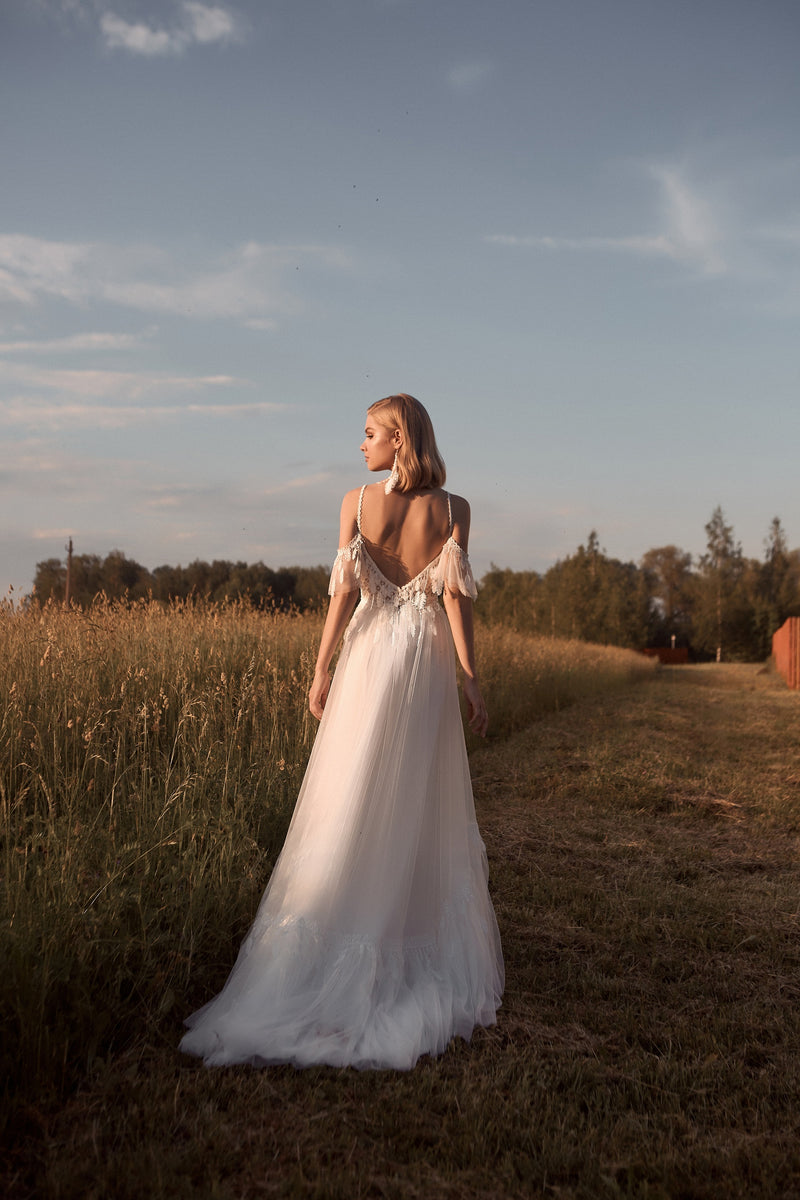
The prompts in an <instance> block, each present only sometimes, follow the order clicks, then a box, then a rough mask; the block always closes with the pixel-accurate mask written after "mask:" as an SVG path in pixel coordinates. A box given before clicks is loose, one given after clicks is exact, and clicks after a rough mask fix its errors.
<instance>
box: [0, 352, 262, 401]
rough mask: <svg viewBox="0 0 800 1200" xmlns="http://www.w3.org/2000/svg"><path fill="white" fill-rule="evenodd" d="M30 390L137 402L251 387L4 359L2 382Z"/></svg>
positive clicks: (216, 378)
mask: <svg viewBox="0 0 800 1200" xmlns="http://www.w3.org/2000/svg"><path fill="white" fill-rule="evenodd" d="M2 382H5V383H10V384H11V385H12V386H16V387H19V388H23V389H26V390H30V389H35V390H40V389H45V390H47V391H57V392H60V393H62V394H65V395H75V396H83V397H96V398H98V399H112V398H113V399H116V400H120V401H124V400H136V399H138V398H140V397H142V396H146V395H149V394H152V393H154V392H155V393H157V394H159V395H162V396H163V395H165V394H166V395H169V394H173V393H176V392H178V393H182V392H186V391H188V390H195V389H200V388H208V387H242V386H247V383H246V381H245V380H243V379H238V378H237V377H236V376H235V375H170V374H168V373H164V372H155V371H102V370H95V369H87V370H73V369H71V368H62V369H60V368H50V367H41V366H35V365H31V364H28V363H10V362H2V361H1V360H0V383H2Z"/></svg>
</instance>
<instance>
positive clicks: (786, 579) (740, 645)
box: [476, 507, 800, 661]
mask: <svg viewBox="0 0 800 1200" xmlns="http://www.w3.org/2000/svg"><path fill="white" fill-rule="evenodd" d="M706 536H707V539H708V547H707V551H706V553H705V554H704V555H702V557H701V558H700V560H699V562H698V564H697V569H693V566H692V556H691V555H690V554H687V553H686V551H684V550H681V549H680V548H679V547H678V546H673V545H669V546H659V547H657V548H655V549H653V550H648V551H647V553H646V554H645V555H644V556H643V558H642V560H641V562H640V564H639V565H638V566H637V565H636V564H635V563H623V562H620V561H619V560H618V559H613V558H609V557H608V555H607V554H606V553H605V551H604V550H601V548H600V542H599V539H598V536H597V533H596V532H595V531H594V530H592V532H591V533H590V534H589V537H588V539H587V541H586V545H585V546H584V545H581V546H579V547H578V549H577V550H576V552H575V553H574V554H572V555H570V556H569V557H567V558H565V559H563V560H561V561H560V562H557V563H556V564H555V565H554V566H553V567H551V568H550V569H549V570H548V571H547V572H546V573H545V574H544V575H542V576H540V575H537V574H536V572H534V571H512V570H509V569H508V568H505V569H503V568H501V567H498V566H496V565H495V564H492V568H491V570H490V571H489V572H488V573H487V574H486V575H484V577H483V579H482V580H481V581H480V593H479V597H478V604H477V609H476V611H477V614H478V616H479V618H480V619H481V620H482V621H483V622H485V623H486V624H488V625H502V626H505V627H507V628H511V629H515V630H518V631H520V632H531V633H539V634H547V635H550V636H552V637H561V638H577V639H580V640H582V641H588V642H595V643H600V644H604V645H613V646H625V647H630V648H632V649H642V648H644V647H645V646H670V645H673V644H674V645H675V646H678V647H690V648H691V650H692V652H693V654H694V655H695V656H696V657H698V658H701V659H702V658H717V657H718V658H719V659H720V660H722V659H726V660H733V661H736V660H738V661H748V660H749V661H760V660H763V659H765V658H767V657H768V656H769V654H770V653H771V649H772V635H773V633H775V631H776V630H777V629H779V628H780V626H781V625H782V624H783V622H784V621H785V620H786V618H787V617H789V616H795V615H800V551H797V550H795V551H792V552H789V551H788V550H787V549H786V538H785V535H784V533H783V529H782V527H781V523H780V521H779V520H778V518H777V517H776V518H775V519H774V520H773V522H772V525H771V526H770V532H769V535H768V537H767V538H766V539H765V561H764V562H763V563H760V562H758V561H757V560H755V559H746V558H744V556H743V555H742V550H741V546H740V545H739V544H738V543H737V542H736V541H735V539H734V535H733V529H732V527H731V526H730V525H727V524H726V522H725V516H724V513H723V511H722V509H721V508H719V507H718V508H716V509H715V510H714V513H713V514H712V516H711V519H710V521H709V522H708V524H707V525H706ZM673 639H674V641H673Z"/></svg>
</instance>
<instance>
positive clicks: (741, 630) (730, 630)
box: [34, 508, 800, 661]
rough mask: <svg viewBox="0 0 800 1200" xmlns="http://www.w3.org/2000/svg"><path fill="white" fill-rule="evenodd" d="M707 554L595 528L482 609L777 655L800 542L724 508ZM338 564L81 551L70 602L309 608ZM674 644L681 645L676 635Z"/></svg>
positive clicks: (482, 597)
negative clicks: (159, 560) (755, 539)
mask: <svg viewBox="0 0 800 1200" xmlns="http://www.w3.org/2000/svg"><path fill="white" fill-rule="evenodd" d="M705 531H706V539H707V545H706V551H705V553H704V554H702V555H700V556H699V558H698V559H697V561H694V560H693V558H692V555H691V554H688V553H687V552H686V551H684V550H681V549H680V548H679V547H677V546H659V547H657V548H655V549H653V550H648V551H647V553H646V554H645V555H644V556H643V557H642V559H641V560H640V562H639V563H633V562H620V560H619V559H616V558H609V556H608V555H607V554H606V552H605V550H603V549H601V547H600V541H599V538H598V536H597V533H596V532H594V531H592V533H590V535H589V537H588V539H587V541H586V545H581V546H579V547H578V549H577V550H576V551H575V553H574V554H571V555H569V556H568V557H567V558H564V559H562V560H561V561H560V562H557V563H556V564H555V565H554V566H552V567H551V568H550V569H549V570H548V571H546V572H545V573H544V574H538V573H537V572H536V571H511V570H507V569H506V570H504V569H501V568H500V567H496V566H494V565H493V566H492V568H491V570H490V571H488V572H487V574H486V575H484V576H483V578H482V580H481V581H480V591H479V596H478V603H477V614H478V616H479V617H480V619H482V620H483V621H485V622H486V623H488V624H499V625H505V626H508V627H510V628H512V629H515V630H517V631H519V632H521V633H536V634H546V635H549V636H552V637H565V638H578V639H580V640H583V641H590V642H599V643H601V644H606V645H614V646H624V647H628V648H631V649H642V648H643V647H645V646H669V645H672V644H674V645H676V646H679V647H683V646H685V647H688V648H689V649H690V651H691V652H692V654H693V655H695V656H696V657H698V658H714V657H719V658H720V659H739V660H750V661H753V660H758V659H763V658H766V657H768V655H769V654H770V651H771V646H772V635H773V633H774V632H775V630H776V629H778V628H779V627H780V626H781V625H782V624H783V622H784V621H785V620H786V618H787V617H789V616H800V550H793V551H789V549H788V547H787V543H786V535H785V533H784V531H783V527H782V525H781V522H780V520H779V519H778V518H777V517H775V518H774V520H773V521H772V524H771V525H770V528H769V531H768V533H767V536H766V538H765V539H764V558H763V559H761V560H759V559H752V558H745V557H744V555H743V554H742V548H741V545H740V544H739V543H738V542H737V541H736V539H735V537H734V532H733V528H732V526H730V525H728V524H727V523H726V521H725V515H724V513H723V511H722V509H721V508H717V509H715V510H714V513H713V514H712V516H711V520H710V521H709V522H708V524H707V525H706V527H705ZM329 573H330V569H329V568H328V567H326V566H318V567H280V568H278V569H277V570H273V569H272V568H270V567H267V566H265V565H264V563H260V562H259V563H254V564H249V565H248V564H247V563H244V562H227V561H219V560H218V561H214V562H212V563H207V562H201V561H199V560H198V561H196V562H193V563H190V564H189V565H188V566H187V567H181V566H178V567H170V566H161V567H156V568H155V570H153V571H149V570H148V569H147V568H146V567H143V566H142V565H141V564H140V563H137V562H136V561H135V560H134V559H131V558H127V557H126V556H125V555H124V554H123V553H122V552H121V551H119V550H114V551H112V553H111V554H108V555H106V557H105V558H101V557H100V556H99V555H96V554H78V555H73V557H72V560H71V568H70V580H69V584H70V587H69V594H70V602H71V603H73V604H77V605H79V606H81V607H88V605H90V604H91V603H92V601H93V600H94V598H95V597H96V596H97V595H99V594H105V595H106V596H108V597H109V598H110V599H117V598H121V597H126V596H127V597H128V598H129V599H131V600H137V599H143V598H146V597H152V598H153V599H155V600H162V601H168V600H172V599H180V600H185V599H188V598H190V597H193V596H194V597H197V598H203V599H210V600H213V601H221V600H228V599H242V598H246V599H248V600H249V602H250V603H251V604H252V605H253V606H254V607H257V608H262V607H276V608H279V609H284V610H288V609H291V608H295V609H300V610H305V609H308V608H312V607H314V606H316V605H318V604H321V603H322V602H324V600H325V598H326V596H327V591H328V578H329ZM34 586H35V593H34V595H35V598H36V599H37V600H39V601H41V602H44V601H46V600H48V599H50V598H52V599H54V600H57V601H62V600H63V599H64V597H65V594H66V587H67V566H66V564H65V563H64V562H63V561H62V560H61V559H58V558H50V559H47V560H45V561H44V562H40V563H38V564H37V567H36V575H35V579H34ZM673 640H674V641H673Z"/></svg>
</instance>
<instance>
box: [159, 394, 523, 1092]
mask: <svg viewBox="0 0 800 1200" xmlns="http://www.w3.org/2000/svg"><path fill="white" fill-rule="evenodd" d="M361 450H362V452H363V454H364V458H365V460H366V464H367V467H368V468H369V470H370V471H384V470H391V474H390V475H389V478H388V479H387V480H386V481H382V482H380V483H376V484H371V485H369V486H367V485H365V486H364V487H362V488H361V489H356V490H355V491H352V492H349V493H348V494H347V495H346V496H345V498H344V501H343V503H342V511H341V534H340V539H339V544H340V549H339V551H338V553H337V555H336V561H335V563H334V566H333V572H332V574H331V583H330V589H329V590H330V595H331V600H330V606H329V609H328V615H327V618H326V621H325V627H324V630H323V633H322V640H321V644H320V649H319V655H318V658H317V665H316V670H315V673H314V682H313V684H312V687H311V691H310V694H309V705H310V708H311V711H312V713H313V714H314V716H315V717H317V718H321V723H320V728H319V732H318V734H317V738H316V742H315V744H314V749H313V751H312V754H311V758H310V760H309V764H308V769H307V771H306V775H305V779H304V781H303V785H302V787H301V790H300V795H299V798H298V801H297V806H296V808H295V812H294V815H293V817H292V821H291V824H290V826H289V832H288V834H287V837H286V843H285V845H284V848H283V851H282V852H281V855H280V857H279V859H278V862H277V863H276V865H275V869H274V871H273V873H272V878H271V879H270V882H269V885H268V887H267V890H266V892H265V894H264V897H263V899H262V901H261V905H260V907H259V910H258V914H257V915H256V919H255V921H254V923H253V926H252V928H251V929H250V932H249V933H248V935H247V937H246V938H245V941H244V943H243V945H242V948H241V950H240V952H239V957H238V959H237V961H236V964H235V966H234V968H233V971H232V972H231V975H230V977H229V978H228V981H227V983H226V984H225V987H224V988H223V990H222V992H220V994H219V995H218V996H217V997H216V998H215V999H214V1000H212V1001H211V1002H210V1003H209V1004H207V1005H206V1006H205V1007H204V1008H201V1009H200V1010H199V1011H198V1012H196V1013H195V1014H194V1015H193V1016H192V1017H190V1018H189V1020H188V1021H187V1022H186V1023H187V1025H188V1026H189V1030H190V1032H189V1033H187V1034H186V1035H185V1036H184V1038H183V1041H182V1042H181V1049H182V1050H185V1051H187V1052H188V1053H190V1054H196V1055H199V1056H201V1057H202V1058H203V1059H204V1060H205V1062H206V1063H207V1064H208V1065H221V1064H226V1063H238V1062H250V1063H253V1064H255V1065H263V1064H267V1063H278V1062H291V1063H295V1064H296V1065H297V1066H308V1065H311V1064H313V1063H328V1064H331V1065H333V1066H355V1067H361V1068H367V1067H373V1068H380V1067H394V1068H399V1069H408V1068H410V1067H412V1066H413V1065H414V1063H415V1062H416V1061H417V1059H418V1058H419V1056H420V1055H421V1054H426V1053H429V1054H439V1053H441V1052H442V1051H443V1050H444V1049H445V1047H446V1046H447V1044H448V1042H449V1041H450V1039H451V1037H453V1035H455V1034H460V1035H461V1036H462V1037H465V1038H468V1037H469V1036H470V1035H471V1033H472V1030H473V1028H474V1027H475V1025H489V1024H493V1023H494V1020H495V1014H496V1010H497V1007H498V1005H499V1003H500V996H501V994H502V990H503V961H502V954H501V950H500V937H499V933H498V930H497V923H496V921H495V916H494V910H493V909H492V904H491V900H490V899H489V894H488V890H487V886H486V880H487V866H486V853H485V850H484V846H483V842H482V841H481V838H480V835H479V833H478V828H477V825H476V823H475V810H474V805H473V799H472V787H471V784H470V778H469V769H468V764H467V756H466V750H465V746H464V735H463V730H462V726H461V716H460V711H459V706H458V694H457V689H456V679H455V663H454V657H453V643H455V649H456V652H457V654H458V658H459V661H460V663H461V667H462V670H463V688H464V695H465V698H466V702H467V709H468V719H469V723H470V726H471V727H472V729H473V730H475V732H476V733H479V734H481V735H484V734H485V733H486V728H487V723H488V719H487V714H486V707H485V704H484V701H483V697H482V696H481V692H480V688H479V686H478V682H477V676H476V671H475V656H474V650H473V632H472V600H473V599H474V598H475V595H476V590H475V582H474V579H473V577H472V572H471V570H470V566H469V561H468V559H467V538H468V535H469V506H468V504H467V502H466V501H465V500H462V499H461V498H460V497H458V496H449V495H448V493H447V492H445V491H443V490H442V486H441V485H442V484H443V483H444V479H445V469H444V463H443V462H442V459H441V457H440V455H439V452H438V449H437V447H436V441H435V438H434V434H433V427H432V425H431V422H430V418H429V416H428V414H427V412H426V411H425V409H424V408H423V406H422V405H421V404H420V403H419V401H418V400H415V399H414V397H413V396H408V395H405V394H401V395H397V396H389V397H387V398H386V399H384V400H379V401H377V403H375V404H373V405H372V406H371V407H370V408H369V410H368V412H367V423H366V430H365V438H364V442H363V443H362V446H361ZM359 593H360V603H359V604H358V607H357V608H356V602H357V600H358V598H359ZM439 596H441V597H442V598H443V600H444V609H442V606H441V605H440V604H439V601H438V597H439ZM448 623H449V630H450V632H451V633H452V638H451V637H450V636H449V634H448ZM342 634H344V643H343V646H342V652H341V655H340V658H339V662H338V665H337V668H336V674H335V677H334V678H333V681H331V675H330V673H329V667H330V663H331V659H332V657H333V654H334V651H335V649H336V647H337V645H338V643H339V640H340V638H341V636H342Z"/></svg>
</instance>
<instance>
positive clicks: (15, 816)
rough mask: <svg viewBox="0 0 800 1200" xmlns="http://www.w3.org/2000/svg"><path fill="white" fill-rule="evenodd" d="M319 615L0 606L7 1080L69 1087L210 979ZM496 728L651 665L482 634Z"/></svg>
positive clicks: (262, 823) (287, 750) (203, 994)
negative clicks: (14, 608)
mask: <svg viewBox="0 0 800 1200" xmlns="http://www.w3.org/2000/svg"><path fill="white" fill-rule="evenodd" d="M320 629H321V617H320V616H319V615H314V614H311V615H308V614H306V615H302V616H298V615H286V614H278V613H268V612H267V613H265V612H257V611H254V610H253V609H251V608H249V607H247V606H246V605H242V604H237V603H232V604H225V605H213V604H208V603H181V604H175V605H173V606H172V607H170V608H165V607H163V606H161V605H159V604H156V603H147V602H143V603H140V604H136V605H132V606H128V605H125V604H119V603H108V602H101V603H98V604H96V605H95V606H94V607H93V608H92V609H91V610H89V611H87V612H81V611H78V610H64V609H62V608H59V607H55V606H49V607H46V608H44V609H43V610H37V609H31V610H28V611H22V612H19V611H14V610H12V609H11V608H10V607H8V606H7V607H4V608H1V609H0V705H1V706H2V717H1V718H0V805H1V806H2V814H1V816H0V836H1V837H2V850H1V851H0V855H1V858H0V861H1V862H2V881H0V892H1V893H2V909H3V912H2V926H0V962H2V964H3V968H4V969H3V972H2V978H0V1025H1V1026H2V1028H3V1030H4V1037H3V1043H2V1046H0V1079H3V1080H4V1081H5V1087H6V1093H7V1095H10V1094H11V1093H13V1092H14V1091H15V1090H17V1089H21V1090H22V1092H23V1093H27V1094H28V1095H35V1094H37V1093H39V1094H42V1093H44V1094H47V1093H49V1094H50V1095H51V1096H52V1095H53V1094H55V1093H63V1092H65V1091H66V1090H69V1089H71V1088H72V1087H74V1086H75V1085H76V1083H78V1082H79V1081H80V1079H81V1078H83V1077H85V1075H86V1074H87V1073H91V1072H92V1071H93V1070H95V1069H98V1067H99V1065H100V1064H102V1060H103V1059H104V1058H105V1057H107V1056H108V1055H109V1054H113V1053H114V1052H115V1051H117V1050H119V1049H121V1048H122V1047H124V1046H127V1045H130V1044H131V1043H132V1042H133V1041H134V1040H135V1039H137V1038H141V1037H143V1036H147V1037H149V1038H152V1039H156V1040H159V1039H164V1038H173V1037H174V1027H175V1019H174V1014H171V1015H169V1016H168V1014H170V1010H171V1009H173V1008H177V1009H178V1010H179V1011H180V1012H181V1013H184V1012H187V1011H190V1010H191V1009H192V1008H193V1007H196V1006H197V1004H199V1003H200V1002H202V1001H203V1000H205V999H207V998H208V997H209V996H210V995H211V994H212V992H213V991H214V990H215V989H216V988H218V987H219V986H220V985H221V984H222V982H223V981H224V978H225V976H226V974H227V972H228V970H229V968H230V966H231V963H232V961H233V957H234V955H235V951H236V948H237V947H238V944H239V941H240V940H241V937H242V935H243V933H244V931H245V929H246V927H247V925H248V924H249V921H250V920H251V918H252V916H253V912H254V910H255V906H256V903H257V899H258V896H259V895H260V893H261V891H262V889H263V887H264V884H265V882H266V880H267V878H268V875H269V871H270V869H271V866H272V864H273V862H274V859H275V857H276V854H277V852H278V850H279V849H280V845H281V843H282V840H283V837H284V834H285V830H286V826H287V824H288V820H289V817H290V815H291V809H292V806H293V803H294V800H295V797H296V794H297V790H298V787H299V784H300V781H301V778H302V774H303V770H304V767H305V763H306V760H307V757H308V753H309V749H310V746H311V743H312V740H313V736H314V729H315V722H314V721H313V719H312V718H311V717H310V716H309V714H308V710H307V707H306V695H307V691H308V687H309V685H310V680H311V673H312V670H313V662H314V655H315V648H316V642H317V639H318V637H319V632H320ZM479 651H480V653H479V661H480V667H481V672H482V675H483V680H484V686H485V691H486V694H487V700H488V704H489V709H490V712H491V713H492V720H493V730H494V733H495V734H496V735H503V734H505V733H508V732H510V731H511V730H512V729H514V728H517V727H519V726H521V725H524V724H526V723H528V722H530V720H532V719H533V718H534V717H535V716H536V715H538V714H540V713H542V712H545V711H548V710H551V709H553V708H558V707H560V706H563V705H564V704H567V703H569V702H571V701H572V700H575V699H577V698H578V697H579V696H581V695H587V694H594V693H596V692H597V691H598V690H601V689H610V688H613V687H614V686H618V685H620V684H622V683H626V682H628V681H629V680H630V679H631V677H633V676H635V675H638V674H641V675H642V676H645V675H648V674H649V673H650V672H651V671H652V669H653V667H652V663H650V662H649V661H648V660H646V659H644V658H640V657H639V656H636V655H634V654H631V653H629V652H627V651H620V650H615V649H611V648H602V647H596V646H588V645H585V644H582V643H574V642H572V643H568V642H559V641H550V640H548V639H534V638H530V637H525V636H523V635H518V634H513V633H510V632H508V631H504V630H501V629H497V628H495V629H489V630H480V631H479Z"/></svg>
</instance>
